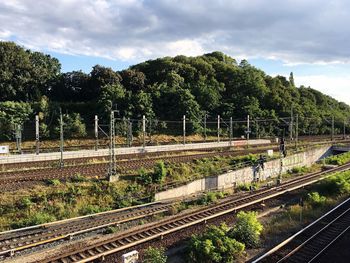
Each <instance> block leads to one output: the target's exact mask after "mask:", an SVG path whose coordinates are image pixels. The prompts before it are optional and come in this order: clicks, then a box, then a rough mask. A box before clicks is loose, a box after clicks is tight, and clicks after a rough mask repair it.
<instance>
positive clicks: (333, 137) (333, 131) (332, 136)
mask: <svg viewBox="0 0 350 263" xmlns="http://www.w3.org/2000/svg"><path fill="white" fill-rule="evenodd" d="M332 141H334V116H332Z"/></svg>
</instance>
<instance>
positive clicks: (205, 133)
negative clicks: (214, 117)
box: [204, 114, 207, 142]
mask: <svg viewBox="0 0 350 263" xmlns="http://www.w3.org/2000/svg"><path fill="white" fill-rule="evenodd" d="M204 141H205V142H206V141H207V114H204Z"/></svg>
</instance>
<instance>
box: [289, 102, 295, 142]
mask: <svg viewBox="0 0 350 263" xmlns="http://www.w3.org/2000/svg"><path fill="white" fill-rule="evenodd" d="M293 121H294V120H293V106H292V107H291V108H290V124H289V139H290V141H292V140H293Z"/></svg>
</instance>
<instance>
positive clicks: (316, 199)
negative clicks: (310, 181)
mask: <svg viewBox="0 0 350 263" xmlns="http://www.w3.org/2000/svg"><path fill="white" fill-rule="evenodd" d="M307 199H308V201H309V203H310V204H311V206H312V207H320V206H322V205H323V204H324V203H325V202H326V200H327V198H326V197H325V196H322V195H320V194H319V193H318V192H311V193H309V194H308V195H307Z"/></svg>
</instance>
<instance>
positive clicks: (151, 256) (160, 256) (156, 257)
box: [142, 247, 167, 263]
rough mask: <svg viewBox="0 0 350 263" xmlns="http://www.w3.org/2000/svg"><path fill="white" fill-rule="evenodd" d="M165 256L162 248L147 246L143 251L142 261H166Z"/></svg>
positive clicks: (147, 262) (144, 262) (159, 262)
mask: <svg viewBox="0 0 350 263" xmlns="http://www.w3.org/2000/svg"><path fill="white" fill-rule="evenodd" d="M166 261H167V256H166V255H165V250H164V248H154V247H148V248H147V249H146V250H145V253H144V259H143V261H142V262H143V263H166Z"/></svg>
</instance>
